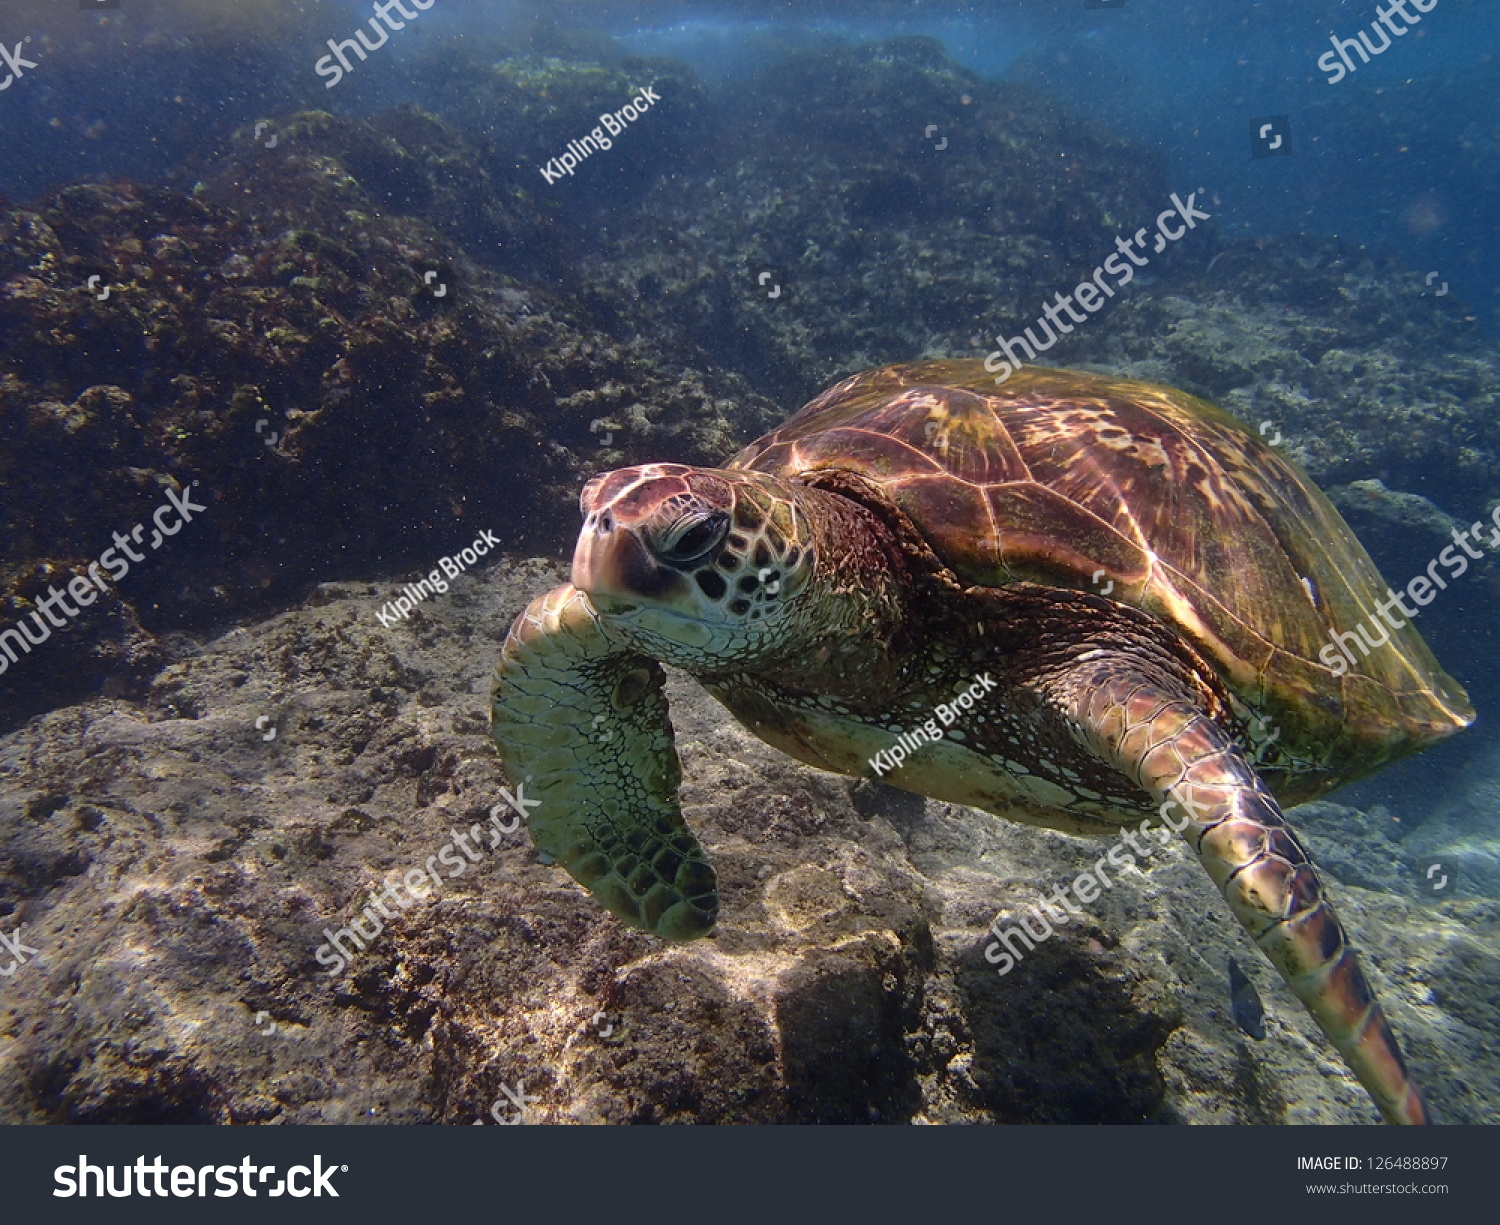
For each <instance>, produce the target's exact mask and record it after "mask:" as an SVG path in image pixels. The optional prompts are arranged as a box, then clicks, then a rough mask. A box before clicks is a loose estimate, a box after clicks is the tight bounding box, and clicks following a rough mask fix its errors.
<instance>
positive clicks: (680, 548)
mask: <svg viewBox="0 0 1500 1225" xmlns="http://www.w3.org/2000/svg"><path fill="white" fill-rule="evenodd" d="M728 531H729V516H728V515H726V514H724V513H723V512H722V511H715V512H713V513H711V514H707V515H695V516H690V517H687V518H683V519H679V520H678V521H677V522H676V523H674V524H673V525H672V527H671V528H670V529H669V530H668V532H667V533H666V535H665V536H664V537H663V538H662V542H661V544H660V545H659V546H657V550H656V551H657V553H658V555H659V556H660V557H661V559H662V560H663V561H668V562H672V563H674V564H676V565H692V564H693V563H694V562H698V561H702V560H703V558H704V557H706V556H707V555H708V554H709V553H712V552H713V551H714V550H715V549H717V548H718V547H719V543H720V542H721V541H722V540H723V539H724V536H725V534H726V533H727V532H728Z"/></svg>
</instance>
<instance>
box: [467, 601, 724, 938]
mask: <svg viewBox="0 0 1500 1225" xmlns="http://www.w3.org/2000/svg"><path fill="white" fill-rule="evenodd" d="M665 679H666V678H665V674H664V673H663V672H662V669H661V665H660V664H658V663H657V662H656V661H655V660H653V659H648V658H646V657H645V656H642V655H638V654H636V653H635V652H633V651H631V650H629V649H628V648H627V647H626V646H625V645H624V644H623V643H622V642H621V641H620V640H619V639H618V638H617V637H616V636H614V635H612V634H610V632H609V631H608V630H607V629H606V628H605V627H604V626H603V625H602V624H601V623H600V620H599V617H598V614H597V613H596V612H595V610H594V607H593V605H592V604H591V603H590V602H589V598H588V596H586V595H584V594H583V592H581V591H579V590H578V589H577V588H576V587H574V586H573V585H572V584H571V583H565V584H564V585H563V586H561V587H558V588H556V589H555V590H553V591H551V592H548V593H547V594H546V595H544V596H538V597H537V598H536V599H535V600H533V601H532V602H531V604H530V606H529V607H528V608H527V609H526V611H525V612H523V613H522V614H521V615H520V616H519V617H517V618H516V620H515V624H514V625H512V626H511V630H510V634H509V636H508V637H507V638H506V640H505V648H504V651H503V652H502V654H501V657H500V664H499V666H498V667H497V669H496V672H495V686H494V692H493V696H492V704H491V734H492V735H493V736H494V738H495V743H496V744H497V745H499V747H500V757H501V760H502V761H503V762H504V764H505V771H506V773H507V774H509V775H510V777H511V780H512V781H513V782H516V783H521V784H523V785H524V786H525V788H526V792H525V794H526V795H527V797H528V798H530V799H535V800H538V801H540V804H539V806H538V807H537V808H536V809H535V810H534V811H532V812H531V813H530V814H529V816H528V823H529V825H530V829H531V838H532V841H533V842H534V843H535V844H536V847H537V849H538V850H539V851H542V852H543V853H544V854H546V855H550V856H551V857H552V858H553V859H555V860H556V861H557V862H558V863H561V864H562V865H563V867H565V868H566V869H567V870H568V872H569V873H570V874H571V875H572V877H573V879H574V880H576V881H577V882H578V883H579V884H581V885H582V886H584V888H586V889H588V890H589V891H590V892H591V893H592V894H593V895H594V896H595V897H596V898H597V899H598V900H599V902H600V903H601V904H602V905H603V906H604V907H605V908H606V909H608V910H609V911H610V913H611V914H614V915H615V916H616V917H617V918H619V919H620V920H621V921H622V922H624V923H626V924H628V925H629V926H631V927H639V928H644V929H645V930H646V931H648V932H650V933H651V934H652V935H654V936H658V937H660V938H661V939H663V940H692V939H695V938H697V937H699V936H705V935H707V934H708V933H709V932H710V931H711V930H712V928H713V925H714V920H715V918H716V917H717V915H718V910H719V900H718V882H717V878H716V877H715V875H714V870H713V867H712V866H711V865H710V864H709V862H708V860H707V858H706V857H705V855H704V853H703V849H702V847H700V846H699V845H698V840H697V838H695V837H694V836H693V833H692V831H691V830H689V829H688V827H687V825H686V824H685V823H684V822H683V819H682V810H681V808H680V807H679V806H678V802H677V787H678V784H679V782H680V781H681V778H682V775H681V770H680V768H679V766H678V762H677V750H676V748H675V745H674V742H673V737H672V725H671V723H670V722H669V721H668V719H667V700H666V698H665V697H663V696H662V692H661V687H662V684H663V682H664V680H665Z"/></svg>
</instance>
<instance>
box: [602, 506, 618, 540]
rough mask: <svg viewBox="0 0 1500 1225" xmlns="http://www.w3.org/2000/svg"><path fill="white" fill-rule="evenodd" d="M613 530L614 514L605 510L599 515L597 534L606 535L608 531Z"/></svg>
mask: <svg viewBox="0 0 1500 1225" xmlns="http://www.w3.org/2000/svg"><path fill="white" fill-rule="evenodd" d="M614 530H615V520H614V516H613V515H611V514H610V513H609V512H608V511H605V512H604V513H603V514H602V515H600V516H599V534H600V535H601V536H608V535H609V534H610V532H612V531H614Z"/></svg>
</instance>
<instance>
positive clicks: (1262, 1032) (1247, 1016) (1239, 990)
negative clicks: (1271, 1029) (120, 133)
mask: <svg viewBox="0 0 1500 1225" xmlns="http://www.w3.org/2000/svg"><path fill="white" fill-rule="evenodd" d="M1229 1009H1230V1011H1231V1012H1232V1013H1233V1014H1234V1023H1235V1024H1236V1025H1238V1026H1239V1027H1240V1028H1241V1029H1243V1030H1244V1031H1245V1032H1246V1033H1247V1034H1249V1035H1250V1036H1251V1037H1252V1038H1255V1039H1261V1038H1264V1037H1265V1036H1266V1026H1265V1019H1266V1010H1265V1006H1264V1005H1263V1004H1262V1003H1261V1002H1260V994H1259V992H1257V991H1256V990H1255V984H1254V983H1252V982H1251V981H1250V979H1249V978H1248V977H1247V976H1246V974H1245V971H1244V970H1242V969H1240V963H1239V962H1237V961H1236V960H1235V959H1234V958H1233V957H1231V958H1230V959H1229Z"/></svg>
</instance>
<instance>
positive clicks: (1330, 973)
mask: <svg viewBox="0 0 1500 1225" xmlns="http://www.w3.org/2000/svg"><path fill="white" fill-rule="evenodd" d="M1090 655H1091V656H1092V658H1089V659H1088V660H1087V661H1085V662H1078V663H1074V664H1073V665H1072V666H1071V667H1069V668H1068V669H1066V670H1065V671H1062V672H1060V673H1058V674H1054V675H1053V676H1052V677H1051V678H1049V680H1047V681H1046V682H1045V683H1043V684H1042V685H1041V686H1039V687H1040V688H1041V689H1042V690H1043V691H1044V692H1045V693H1046V694H1047V696H1048V698H1049V699H1050V700H1051V702H1052V703H1053V705H1054V708H1055V709H1060V710H1061V712H1062V713H1063V715H1064V717H1065V718H1066V719H1067V721H1068V722H1069V724H1070V725H1071V729H1072V732H1073V734H1074V735H1075V737H1077V739H1079V740H1080V741H1082V742H1083V743H1084V744H1086V745H1087V746H1088V747H1089V748H1090V749H1092V750H1093V751H1094V752H1095V753H1097V754H1098V755H1099V756H1100V757H1101V758H1103V759H1104V760H1105V761H1108V762H1110V763H1111V764H1113V765H1115V766H1117V767H1118V768H1119V769H1121V770H1123V771H1124V772H1125V773H1126V774H1127V775H1128V776H1129V777H1130V778H1131V779H1133V780H1134V781H1135V782H1136V783H1137V784H1138V785H1139V786H1140V787H1141V788H1142V789H1143V790H1145V791H1146V792H1148V793H1149V794H1150V795H1151V796H1152V797H1153V798H1154V799H1155V800H1157V801H1158V802H1161V804H1162V808H1161V817H1162V819H1163V820H1164V821H1166V822H1168V823H1169V824H1170V825H1171V826H1172V828H1173V829H1175V830H1177V831H1179V832H1180V833H1181V834H1182V836H1183V837H1184V838H1185V839H1187V842H1188V845H1189V846H1191V847H1192V848H1193V850H1194V851H1196V852H1197V854H1198V857H1199V859H1200V860H1201V861H1202V863H1203V866H1204V867H1205V868H1207V869H1208V874H1209V875H1210V876H1211V877H1213V879H1214V883H1215V884H1217V885H1218V886H1219V889H1220V891H1221V892H1222V893H1223V894H1224V897H1225V900H1226V901H1228V903H1229V907H1230V909H1231V910H1233V911H1234V913H1235V917H1236V918H1238V919H1239V921H1240V923H1241V924H1242V925H1243V926H1244V927H1245V930H1246V931H1248V932H1249V933H1250V935H1251V937H1252V938H1253V939H1254V941H1255V943H1256V944H1257V945H1258V946H1259V948H1260V950H1261V952H1263V953H1264V954H1265V955H1266V957H1267V958H1268V959H1269V960H1270V962H1271V964H1272V965H1274V966H1275V967H1276V969H1277V970H1279V971H1280V972H1281V975H1282V977H1283V978H1285V979H1286V982H1287V985H1288V986H1289V987H1291V989H1292V991H1293V992H1294V993H1295V994H1296V996H1297V998H1298V999H1300V1000H1301V1001H1302V1003H1303V1004H1304V1005H1305V1006H1306V1008H1307V1010H1308V1011H1309V1012H1310V1013H1311V1014H1312V1016H1313V1019H1314V1020H1315V1021H1317V1023H1318V1025H1319V1026H1320V1027H1321V1028H1322V1030H1323V1032H1324V1033H1325V1034H1327V1035H1328V1037H1329V1039H1330V1040H1331V1041H1332V1042H1333V1045H1334V1046H1335V1047H1336V1048H1338V1051H1339V1053H1340V1054H1341V1055H1343V1057H1344V1060H1345V1062H1347V1063H1348V1065H1349V1067H1350V1068H1351V1069H1352V1070H1353V1072H1354V1074H1355V1076H1357V1077H1358V1078H1359V1081H1360V1083H1361V1084H1362V1085H1364V1087H1365V1089H1366V1090H1368V1092H1369V1094H1370V1096H1371V1097H1372V1098H1374V1100H1375V1103H1376V1105H1377V1106H1379V1107H1380V1110H1381V1113H1382V1114H1384V1115H1385V1117H1386V1119H1387V1120H1388V1121H1389V1122H1392V1123H1425V1122H1426V1121H1427V1114H1426V1110H1425V1108H1424V1106H1423V1103H1422V1097H1421V1094H1420V1093H1419V1092H1418V1090H1417V1088H1416V1086H1415V1084H1414V1083H1413V1082H1412V1080H1411V1077H1410V1075H1409V1074H1408V1072H1407V1070H1406V1064H1405V1062H1404V1061H1403V1060H1402V1058H1401V1050H1400V1047H1399V1046H1398V1045H1397V1043H1396V1038H1395V1035H1394V1034H1393V1033H1392V1032H1391V1028H1390V1025H1389V1023H1388V1022H1387V1021H1386V1018H1385V1013H1384V1012H1383V1011H1382V1009H1381V1007H1380V1004H1379V1003H1378V1002H1376V1000H1375V996H1374V993H1373V992H1372V991H1371V989H1370V985H1369V983H1368V982H1367V981H1366V979H1365V976H1364V973H1363V972H1362V971H1361V969H1360V967H1359V961H1358V958H1357V957H1356V956H1355V953H1354V950H1353V949H1352V948H1351V947H1350V946H1349V943H1348V941H1347V939H1346V938H1345V936H1344V929H1343V927H1342V925H1341V924H1340V923H1339V920H1338V916H1337V915H1336V914H1335V913H1334V911H1333V906H1332V904H1331V903H1330V902H1329V900H1328V898H1327V897H1326V896H1325V895H1324V893H1323V885H1322V882H1321V881H1320V880H1319V879H1318V874H1317V871H1316V869H1314V867H1313V865H1312V862H1311V860H1310V858H1309V856H1308V854H1307V852H1306V850H1304V849H1303V847H1302V844H1301V843H1300V842H1299V841H1298V839H1297V836H1296V834H1295V833H1294V832H1293V831H1292V829H1291V828H1290V826H1289V825H1288V824H1287V821H1286V818H1285V817H1284V816H1283V815H1282V812H1281V807H1280V805H1278V804H1277V802H1276V800H1275V798H1274V797H1273V796H1272V795H1271V793H1270V792H1269V791H1267V790H1266V788H1265V786H1264V785H1263V784H1262V783H1261V781H1260V779H1259V778H1258V777H1257V776H1256V773H1255V771H1254V769H1253V768H1252V767H1251V766H1250V764H1249V762H1248V761H1246V759H1245V756H1244V754H1243V753H1242V752H1241V751H1240V749H1239V747H1238V746H1237V745H1236V744H1235V743H1234V741H1233V740H1232V739H1230V737H1229V736H1228V735H1227V734H1226V733H1225V731H1224V730H1223V729H1222V728H1220V727H1219V725H1218V724H1217V723H1215V722H1214V721H1213V720H1212V719H1210V718H1209V717H1208V716H1207V715H1206V714H1205V713H1204V712H1203V710H1202V709H1201V708H1200V705H1199V702H1198V699H1197V697H1196V695H1193V694H1192V693H1191V692H1190V691H1189V689H1188V688H1187V687H1186V686H1185V685H1182V684H1180V683H1179V682H1177V681H1175V680H1173V679H1170V678H1168V677H1166V676H1163V675H1162V673H1161V672H1160V671H1158V670H1157V669H1154V668H1150V667H1149V666H1143V665H1142V662H1141V661H1140V660H1138V659H1136V658H1134V657H1132V656H1131V655H1129V654H1128V653H1125V652H1119V653H1114V652H1105V651H1095V652H1091V653H1090ZM1174 809H1176V810H1177V811H1176V813H1175V814H1174V812H1173V810H1174Z"/></svg>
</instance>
